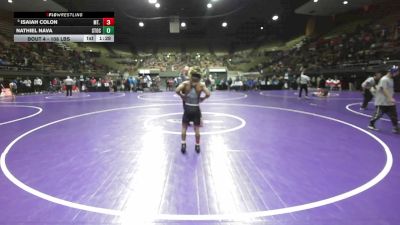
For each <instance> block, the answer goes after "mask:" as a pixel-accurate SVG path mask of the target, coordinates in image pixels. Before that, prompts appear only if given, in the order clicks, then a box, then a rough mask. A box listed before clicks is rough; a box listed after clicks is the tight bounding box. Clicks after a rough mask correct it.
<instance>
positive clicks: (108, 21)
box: [103, 18, 115, 26]
mask: <svg viewBox="0 0 400 225" xmlns="http://www.w3.org/2000/svg"><path fill="white" fill-rule="evenodd" d="M114 23H115V21H114V18H103V26H114Z"/></svg>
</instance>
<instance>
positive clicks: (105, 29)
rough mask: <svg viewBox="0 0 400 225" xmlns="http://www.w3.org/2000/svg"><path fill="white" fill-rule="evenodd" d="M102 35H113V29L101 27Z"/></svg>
mask: <svg viewBox="0 0 400 225" xmlns="http://www.w3.org/2000/svg"><path fill="white" fill-rule="evenodd" d="M103 34H114V27H111V26H105V27H103Z"/></svg>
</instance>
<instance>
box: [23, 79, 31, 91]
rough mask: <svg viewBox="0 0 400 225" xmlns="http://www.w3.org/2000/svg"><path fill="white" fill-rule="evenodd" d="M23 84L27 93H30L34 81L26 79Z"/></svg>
mask: <svg viewBox="0 0 400 225" xmlns="http://www.w3.org/2000/svg"><path fill="white" fill-rule="evenodd" d="M23 83H24V85H25V92H26V93H30V92H31V87H32V81H31V80H30V79H28V78H26V79H25V80H24V82H23Z"/></svg>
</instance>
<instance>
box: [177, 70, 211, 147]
mask: <svg viewBox="0 0 400 225" xmlns="http://www.w3.org/2000/svg"><path fill="white" fill-rule="evenodd" d="M189 74H190V80H188V81H184V82H182V83H181V84H180V85H179V86H178V87H177V88H176V94H177V95H179V96H180V97H181V98H182V101H183V108H184V112H183V117H182V136H181V137H182V139H181V140H182V143H181V144H182V145H181V152H182V153H183V154H185V153H186V131H187V128H188V126H189V123H190V122H193V124H194V130H195V134H196V146H195V151H196V152H197V153H200V126H201V111H200V102H203V101H204V100H205V99H207V98H209V97H210V91H209V90H208V89H207V87H206V86H205V84H204V83H201V82H200V80H201V71H200V69H199V68H193V69H192V70H191V71H190V72H189ZM202 92H204V93H205V97H200V95H201V93H202Z"/></svg>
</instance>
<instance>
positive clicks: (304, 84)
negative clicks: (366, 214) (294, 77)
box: [298, 68, 310, 98]
mask: <svg viewBox="0 0 400 225" xmlns="http://www.w3.org/2000/svg"><path fill="white" fill-rule="evenodd" d="M305 72H306V69H305V68H302V71H301V75H300V77H299V80H298V82H299V84H300V91H299V98H301V95H302V93H303V90H305V92H306V98H307V97H308V85H310V77H309V76H307V75H305Z"/></svg>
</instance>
